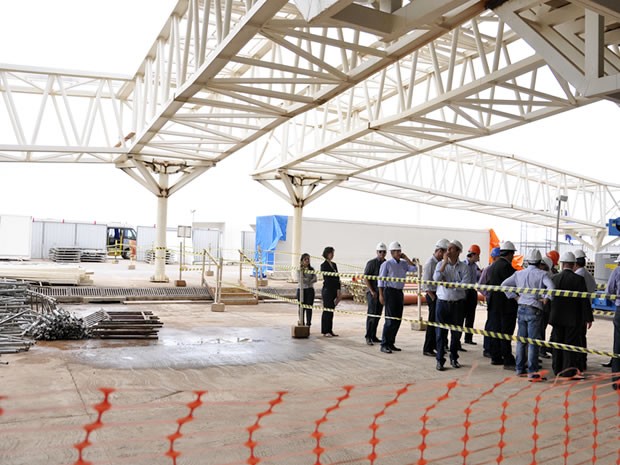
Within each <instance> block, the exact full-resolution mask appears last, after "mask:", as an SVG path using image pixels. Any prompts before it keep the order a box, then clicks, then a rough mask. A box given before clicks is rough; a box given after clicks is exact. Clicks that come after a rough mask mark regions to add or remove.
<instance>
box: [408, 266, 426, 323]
mask: <svg viewBox="0 0 620 465" xmlns="http://www.w3.org/2000/svg"><path fill="white" fill-rule="evenodd" d="M417 265H418V266H417V273H418V289H417V291H416V293H417V295H418V319H417V320H413V321H412V322H411V329H412V330H414V331H426V326H427V325H426V322H425V321H424V320H423V319H422V265H420V261H419V260H418V261H417Z"/></svg>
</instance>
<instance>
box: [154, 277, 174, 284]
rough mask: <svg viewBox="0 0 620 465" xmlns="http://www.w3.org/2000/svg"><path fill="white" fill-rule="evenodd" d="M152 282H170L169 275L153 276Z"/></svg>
mask: <svg viewBox="0 0 620 465" xmlns="http://www.w3.org/2000/svg"><path fill="white" fill-rule="evenodd" d="M151 282H152V283H169V282H170V280H169V279H168V276H151Z"/></svg>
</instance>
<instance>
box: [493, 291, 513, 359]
mask: <svg viewBox="0 0 620 465" xmlns="http://www.w3.org/2000/svg"><path fill="white" fill-rule="evenodd" d="M493 294H494V293H492V294H491V296H490V297H489V331H494V332H497V333H502V334H509V335H511V336H512V335H513V334H514V332H515V327H516V326H517V305H516V302H514V301H513V302H511V301H505V300H503V301H502V300H500V301H499V304H498V302H497V299H498V298H497V297H495V296H494V295H493ZM489 348H490V352H491V362H492V363H493V362H495V363H499V364H501V363H503V364H504V365H514V364H515V363H516V361H515V357H514V355H512V344H511V341H505V340H503V339H496V338H491V342H490V346H489Z"/></svg>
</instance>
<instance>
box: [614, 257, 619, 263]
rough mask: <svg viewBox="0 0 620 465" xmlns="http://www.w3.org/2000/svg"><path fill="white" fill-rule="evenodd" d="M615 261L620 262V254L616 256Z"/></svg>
mask: <svg viewBox="0 0 620 465" xmlns="http://www.w3.org/2000/svg"><path fill="white" fill-rule="evenodd" d="M614 262H616V263H620V255H618V256H617V257H616V259H615V260H614Z"/></svg>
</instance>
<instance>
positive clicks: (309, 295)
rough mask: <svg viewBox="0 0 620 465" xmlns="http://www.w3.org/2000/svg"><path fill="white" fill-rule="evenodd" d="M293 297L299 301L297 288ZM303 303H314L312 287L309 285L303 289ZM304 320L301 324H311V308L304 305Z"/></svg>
mask: <svg viewBox="0 0 620 465" xmlns="http://www.w3.org/2000/svg"><path fill="white" fill-rule="evenodd" d="M295 298H296V299H297V301H298V302H299V289H297V291H296V292H295ZM301 303H302V304H304V305H314V288H313V287H309V288H308V289H304V298H303V301H302V302H301ZM303 314H304V321H302V323H303V324H305V325H306V326H311V325H312V309H311V308H306V307H304V313H303Z"/></svg>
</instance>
